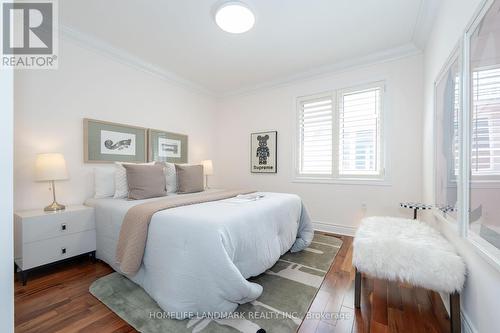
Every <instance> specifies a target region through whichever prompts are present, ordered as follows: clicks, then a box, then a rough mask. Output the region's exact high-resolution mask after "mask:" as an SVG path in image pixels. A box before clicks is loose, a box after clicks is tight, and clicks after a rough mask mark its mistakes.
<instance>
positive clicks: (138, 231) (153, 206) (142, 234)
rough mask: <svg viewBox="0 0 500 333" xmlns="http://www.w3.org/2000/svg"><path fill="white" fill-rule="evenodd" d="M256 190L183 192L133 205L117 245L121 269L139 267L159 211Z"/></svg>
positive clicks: (128, 270)
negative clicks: (150, 224) (152, 223)
mask: <svg viewBox="0 0 500 333" xmlns="http://www.w3.org/2000/svg"><path fill="white" fill-rule="evenodd" d="M252 192H255V191H242V190H222V191H216V192H208V193H206V192H202V193H199V194H190V195H179V196H175V197H167V198H164V199H160V200H155V201H151V202H146V203H143V204H139V205H137V206H134V207H132V208H130V209H129V210H128V211H127V213H126V214H125V217H124V219H123V223H122V227H121V230H120V238H119V240H118V245H117V247H116V261H117V263H118V264H119V266H120V270H121V271H122V273H124V274H126V275H134V274H135V273H137V271H138V270H139V268H140V266H141V262H142V257H143V255H144V250H145V248H146V240H147V237H148V229H149V222H151V218H152V217H153V215H154V214H155V213H156V212H159V211H161V210H165V209H170V208H175V207H180V206H187V205H194V204H199V203H203V202H210V201H217V200H223V199H229V198H233V197H235V196H237V195H240V194H248V193H252Z"/></svg>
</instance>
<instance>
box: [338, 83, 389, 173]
mask: <svg viewBox="0 0 500 333" xmlns="http://www.w3.org/2000/svg"><path fill="white" fill-rule="evenodd" d="M381 95H382V88H381V87H374V88H369V89H365V90H354V91H346V92H342V91H341V92H340V93H339V125H338V126H339V160H338V163H339V175H341V176H344V175H380V154H379V151H380V124H379V121H380V109H381Z"/></svg>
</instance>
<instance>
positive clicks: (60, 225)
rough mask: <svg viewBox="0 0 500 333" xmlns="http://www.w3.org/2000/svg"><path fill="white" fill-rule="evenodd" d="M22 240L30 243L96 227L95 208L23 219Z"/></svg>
mask: <svg viewBox="0 0 500 333" xmlns="http://www.w3.org/2000/svg"><path fill="white" fill-rule="evenodd" d="M22 228H23V231H22V242H23V243H30V242H36V241H41V240H45V239H49V238H54V237H61V236H65V235H69V234H74V233H79V232H82V231H86V230H92V229H95V222H94V210H93V209H90V208H89V209H82V210H79V211H73V212H71V213H67V212H62V213H55V214H54V213H52V214H51V213H47V214H45V215H40V216H35V217H30V218H26V219H24V220H23V226H22Z"/></svg>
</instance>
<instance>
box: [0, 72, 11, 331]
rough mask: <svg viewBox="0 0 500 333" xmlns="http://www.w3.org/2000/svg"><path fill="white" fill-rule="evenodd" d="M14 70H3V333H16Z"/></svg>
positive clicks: (0, 299) (0, 266)
mask: <svg viewBox="0 0 500 333" xmlns="http://www.w3.org/2000/svg"><path fill="white" fill-rule="evenodd" d="M13 80H14V75H13V71H12V70H5V69H3V70H0V110H1V112H0V140H1V142H2V149H0V189H2V199H1V200H0V254H1V255H0V309H1V311H0V332H7V333H10V332H14V279H13V272H14V246H13V237H14V236H13V234H14V233H13V224H12V206H13V202H12V197H13V195H12V167H13V163H12V156H13V155H12V154H13V151H12V149H13V114H14V103H13V102H14V100H13V96H14V92H13V88H14V87H13V82H14V81H13Z"/></svg>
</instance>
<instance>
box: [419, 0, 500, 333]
mask: <svg viewBox="0 0 500 333" xmlns="http://www.w3.org/2000/svg"><path fill="white" fill-rule="evenodd" d="M480 3H482V0H469V1H456V0H444V1H443V4H442V6H441V9H440V12H439V14H438V16H437V18H436V21H435V23H434V26H433V29H432V33H431V36H430V39H429V41H428V43H427V45H426V49H425V54H424V73H425V74H424V75H425V78H424V87H425V112H424V119H423V124H424V132H423V134H424V135H423V142H422V145H423V147H425V149H424V154H423V195H424V200H425V201H426V202H434V193H433V170H434V164H433V154H434V151H433V141H432V133H433V126H434V123H433V120H434V115H433V98H434V97H433V85H434V80H435V79H436V77H437V75H438V73H439V71H440V69H441V67H442V66H443V65H444V63H445V62H446V59H447V58H448V56H449V55H450V54H451V51H452V50H453V48H454V47H455V45H456V43H457V42H458V41H459V39H460V38H461V36H462V34H463V32H464V30H465V28H466V26H467V24H468V22H469V21H470V19H472V16H473V14H474V12H475V11H476V8H477V7H478V5H479V4H480ZM443 228H444V230H445V233H446V235H447V236H448V237H449V238H450V239H451V240H452V241H453V243H454V244H455V245H456V247H457V249H458V250H459V251H460V253H461V254H462V256H463V258H464V259H465V261H466V263H467V267H468V277H467V282H466V285H465V289H464V291H463V293H462V310H463V311H464V312H465V314H466V316H467V318H468V319H469V320H470V323H471V325H472V326H473V327H472V329H473V330H475V331H476V332H477V333H495V332H498V327H500V318H499V317H498V315H497V314H498V308H499V307H500V299H499V298H498V295H500V283H499V281H500V271H498V270H496V269H494V268H493V267H492V266H491V265H489V264H488V263H487V262H486V261H484V260H483V259H482V257H480V256H479V255H478V254H477V252H476V250H475V249H474V248H473V247H472V246H471V245H470V244H469V243H468V242H467V241H465V240H463V239H461V238H458V237H456V236H454V234H455V232H454V231H453V230H450V228H448V227H447V226H446V225H443Z"/></svg>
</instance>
